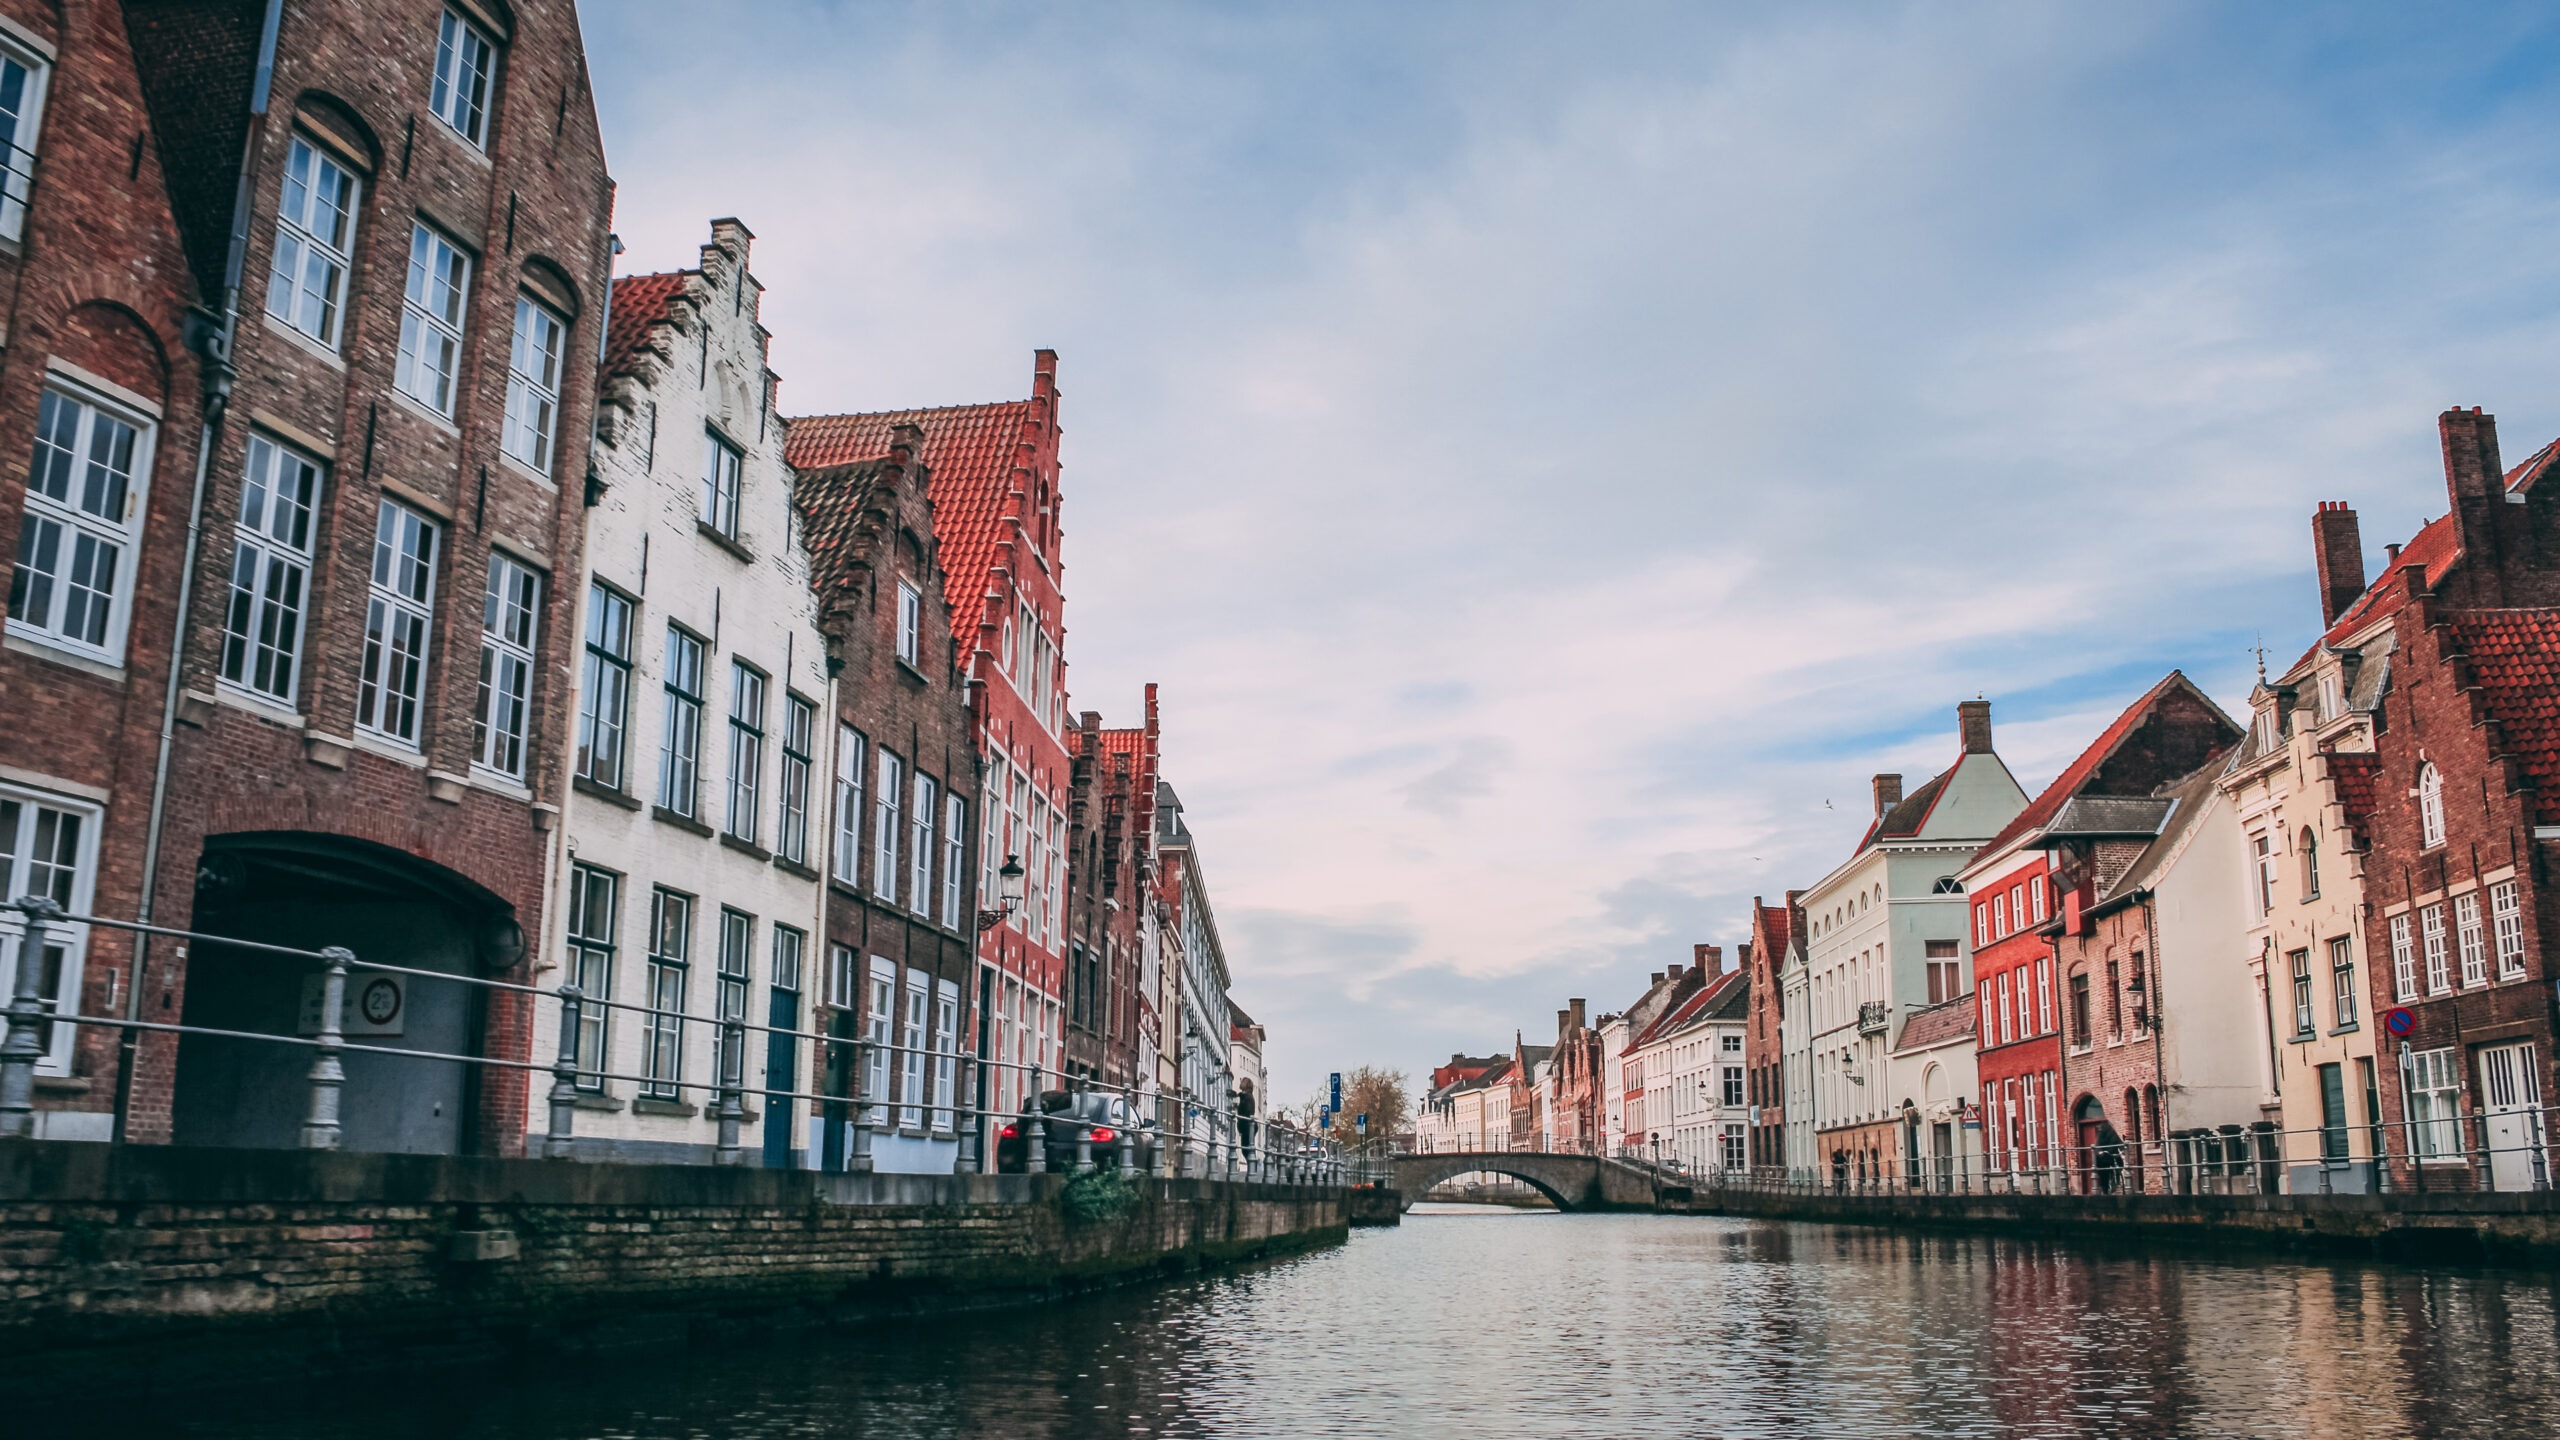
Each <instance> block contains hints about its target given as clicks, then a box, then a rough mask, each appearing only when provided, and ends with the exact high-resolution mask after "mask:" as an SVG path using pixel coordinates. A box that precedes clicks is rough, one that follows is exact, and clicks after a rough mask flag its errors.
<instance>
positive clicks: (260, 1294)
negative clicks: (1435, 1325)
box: [0, 1141, 1351, 1388]
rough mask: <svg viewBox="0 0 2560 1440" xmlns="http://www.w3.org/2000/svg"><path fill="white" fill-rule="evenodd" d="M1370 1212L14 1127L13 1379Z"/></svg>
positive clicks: (586, 1338) (942, 1303) (784, 1290)
mask: <svg viewBox="0 0 2560 1440" xmlns="http://www.w3.org/2000/svg"><path fill="white" fill-rule="evenodd" d="M1350 1220H1351V1201H1350V1194H1349V1192H1348V1191H1346V1190H1344V1189H1342V1188H1339V1187H1322V1186H1297V1185H1272V1184H1250V1183H1240V1182H1228V1181H1207V1180H1191V1179H1183V1180H1165V1179H1151V1178H1143V1177H1142V1178H1137V1179H1133V1180H1122V1179H1120V1178H1119V1177H1117V1176H1103V1177H1088V1178H1084V1179H1070V1178H1069V1177H1066V1176H1060V1175H1037V1176H1030V1175H953V1176H903V1175H830V1174H820V1173H817V1172H814V1171H799V1170H763V1169H743V1168H742V1169H726V1168H715V1167H710V1166H639V1165H591V1164H578V1163H573V1162H565V1161H543V1160H506V1159H484V1158H469V1157H464V1158H453V1157H443V1156H423V1155H354V1154H325V1153H311V1152H296V1151H270V1150H213V1149H184V1148H175V1147H167V1146H112V1147H111V1146H106V1145H96V1144H84V1143H78V1142H62V1141H27V1142H17V1143H11V1144H5V1145H0V1302H5V1303H0V1356H7V1357H11V1363H9V1364H8V1365H5V1366H0V1373H8V1374H14V1375H17V1376H19V1377H22V1378H23V1377H30V1376H41V1375H44V1374H46V1373H47V1372H48V1370H49V1369H52V1370H54V1371H55V1372H56V1373H59V1371H60V1369H61V1368H62V1367H65V1366H68V1367H70V1368H72V1369H78V1368H81V1364H82V1362H83V1361H84V1360H86V1361H95V1362H101V1363H105V1364H108V1365H112V1364H113V1363H114V1358H115V1357H116V1356H117V1355H120V1354H130V1353H131V1351H132V1349H133V1348H134V1347H136V1346H138V1345H148V1346H150V1347H151V1351H152V1354H153V1356H154V1357H155V1359H157V1358H158V1357H161V1356H162V1355H163V1354H164V1353H168V1352H178V1351H184V1350H186V1349H188V1348H189V1347H190V1345H196V1346H197V1347H198V1348H199V1349H201V1348H203V1347H212V1348H213V1349H215V1350H222V1349H228V1350H230V1351H232V1352H233V1353H238V1351H239V1348H240V1347H242V1346H247V1347H249V1348H250V1349H251V1350H252V1351H253V1352H255V1353H261V1354H264V1353H269V1352H271V1351H272V1350H273V1349H274V1348H275V1347H277V1346H279V1345H283V1346H289V1347H290V1346H300V1347H303V1348H309V1347H311V1346H314V1345H316V1346H318V1347H320V1348H322V1349H325V1350H329V1351H332V1352H354V1351H360V1350H365V1349H383V1348H391V1349H414V1348H417V1347H435V1348H451V1347H455V1346H462V1347H466V1348H467V1347H469V1346H471V1345H472V1344H474V1343H480V1344H490V1345H497V1346H504V1347H508V1348H521V1347H522V1346H523V1345H524V1344H527V1343H532V1344H536V1345H542V1344H552V1345H559V1346H564V1347H569V1348H577V1347H579V1346H581V1345H584V1344H603V1343H613V1342H614V1341H615V1339H616V1338H617V1336H619V1335H623V1334H627V1333H633V1332H635V1331H638V1332H647V1333H659V1334H663V1333H666V1332H667V1331H668V1329H669V1328H670V1327H671V1326H672V1327H673V1328H675V1329H678V1330H681V1329H682V1327H683V1326H685V1325H686V1324H688V1323H691V1320H692V1319H694V1318H699V1317H704V1316H716V1317H724V1318H739V1319H743V1318H749V1317H753V1316H757V1315H775V1314H780V1315H796V1316H799V1317H801V1318H804V1319H807V1320H811V1321H820V1322H823V1321H832V1320H843V1319H862V1318H870V1317H876V1316H888V1315H898V1314H907V1313H916V1312H920V1311H928V1310H935V1309H951V1308H966V1307H972V1306H985V1305H996V1304H1004V1303H1010V1302H1018V1301H1023V1300H1034V1299H1041V1298H1047V1297H1051V1296H1056V1295H1060V1294H1065V1293H1071V1292H1073V1291H1076V1290H1080V1289H1085V1288H1090V1287H1094V1286H1099V1285H1104V1284H1110V1283H1114V1282H1117V1281H1122V1280H1130V1279H1137V1278H1141V1277H1144V1276H1148V1275H1155V1274H1163V1273H1168V1272H1179V1271H1183V1270H1190V1269H1196V1268H1201V1267H1205V1266H1211V1265H1220V1264H1228V1263H1233V1262H1237V1261H1243V1260H1249V1259H1254V1258H1258V1257H1262V1256H1268V1255H1278V1254H1285V1253H1289V1252H1291V1251H1295V1250H1301V1249H1307V1248H1312V1247H1315V1246H1320V1245H1325V1244H1331V1243H1336V1242H1339V1241H1341V1240H1343V1239H1344V1238H1345V1237H1346V1236H1347V1235H1348V1233H1349V1224H1350ZM0 1388H5V1387H0Z"/></svg>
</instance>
